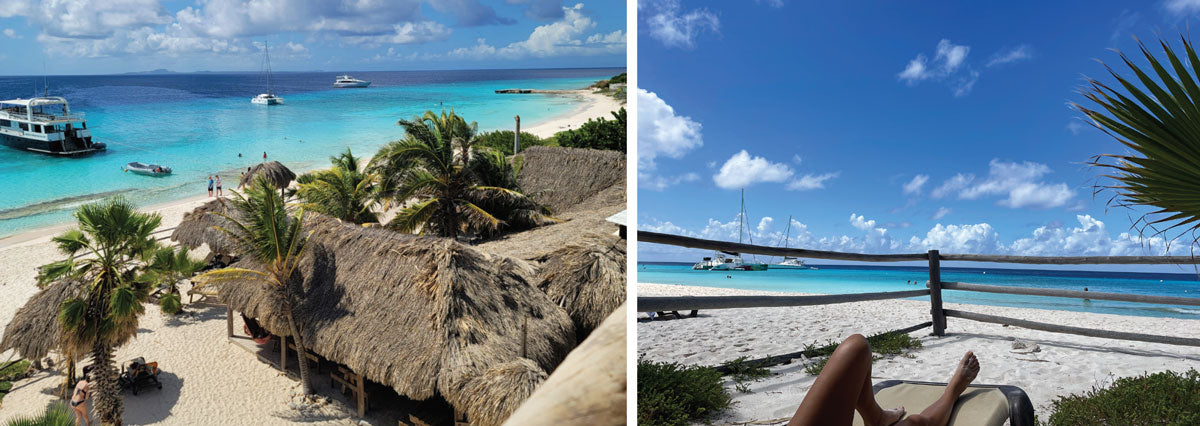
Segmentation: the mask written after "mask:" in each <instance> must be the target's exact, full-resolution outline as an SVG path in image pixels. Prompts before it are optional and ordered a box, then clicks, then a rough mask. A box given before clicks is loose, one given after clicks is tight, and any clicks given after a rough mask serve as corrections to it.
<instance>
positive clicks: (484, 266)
mask: <svg viewBox="0 0 1200 426" xmlns="http://www.w3.org/2000/svg"><path fill="white" fill-rule="evenodd" d="M304 229H305V231H308V232H309V233H310V234H309V240H308V244H307V246H306V248H305V250H306V251H305V254H304V257H303V258H302V259H301V262H300V267H299V268H298V269H299V270H298V276H297V282H298V283H300V288H299V291H300V292H301V295H302V296H301V298H302V302H301V303H300V305H299V306H296V307H295V311H296V318H297V321H298V322H299V327H300V332H301V333H303V334H304V339H305V344H306V345H307V346H308V347H309V348H310V349H311V350H313V351H314V352H316V353H318V354H320V355H321V356H323V357H325V358H328V359H330V360H333V361H336V362H339V363H342V364H345V365H346V366H348V367H350V368H351V369H353V370H354V371H355V372H357V373H359V374H362V375H364V376H365V377H366V378H368V379H370V380H372V381H375V382H378V383H382V384H385V385H388V386H391V387H392V388H393V389H395V390H396V392H398V393H400V394H401V395H405V396H408V397H410V398H413V399H426V398H429V397H432V396H434V395H435V394H441V395H442V396H444V397H445V398H446V400H447V401H450V402H451V404H452V405H454V406H455V407H456V408H457V409H458V410H460V411H465V412H467V414H468V416H469V417H470V418H471V419H472V421H476V422H477V421H478V420H477V419H493V418H499V417H498V416H499V415H500V414H506V413H508V412H511V411H512V410H514V409H515V408H516V407H517V406H519V405H520V404H521V402H523V401H524V400H525V398H526V397H528V395H529V391H531V390H532V389H533V387H534V386H535V385H536V383H534V382H540V379H539V377H542V375H544V374H545V372H546V371H552V370H553V369H554V367H555V366H557V365H558V363H559V362H560V361H562V359H563V357H564V356H566V353H567V352H568V351H569V350H570V349H571V348H572V347H573V346H574V344H575V342H576V340H575V333H574V327H573V324H572V322H571V319H570V317H569V316H568V315H567V314H566V313H565V312H564V311H563V310H562V309H560V308H558V307H557V306H555V305H554V303H552V302H551V301H550V299H549V298H547V297H546V295H545V294H544V293H543V292H541V291H540V290H538V289H537V288H536V287H534V286H533V285H531V284H530V283H529V282H528V281H527V280H526V278H524V277H526V276H529V274H530V273H531V271H530V270H529V269H528V267H527V266H523V265H522V262H519V261H515V260H513V259H508V258H504V257H501V256H494V255H489V254H486V253H483V252H480V251H478V250H475V249H473V248H470V247H468V246H465V245H463V244H460V243H458V242H455V241H452V240H449V239H442V238H434V237H418V236H413V235H405V234H398V233H395V232H393V231H390V230H386V229H379V228H364V227H360V226H355V225H352V224H347V223H342V222H341V221H338V220H336V219H332V218H329V217H327V216H323V215H320V214H312V213H310V214H307V215H305V223H304ZM234 266H235V267H247V268H251V269H260V267H259V266H258V265H256V264H255V263H254V261H253V260H250V259H243V260H241V261H239V262H237V263H236V264H234ZM219 292H220V297H221V299H222V301H223V302H225V303H227V304H228V305H229V306H230V307H231V308H233V309H234V310H237V311H241V312H244V313H245V314H246V315H248V316H251V317H255V318H258V320H259V322H260V323H261V324H262V325H263V326H264V327H266V328H267V329H268V330H270V331H271V332H272V333H274V334H277V335H289V334H290V333H289V332H288V330H289V327H287V323H286V320H285V317H284V316H283V315H282V312H281V311H280V310H279V309H278V307H279V306H280V301H279V300H277V296H276V295H275V293H274V292H272V291H269V290H267V289H265V288H264V287H263V286H262V285H261V284H258V283H254V282H226V283H224V284H222V285H221V286H220V289H219ZM523 359H527V360H528V362H524V361H522V360H523ZM514 363H515V364H514ZM539 369H540V371H541V373H540V375H539V373H538V370H539ZM488 383H505V388H503V389H493V388H491V387H490V386H489V385H488ZM515 383H525V385H521V386H516V385H515ZM485 393H486V394H487V395H489V398H488V399H487V400H479V399H478V398H473V397H472V395H481V394H485ZM497 422H498V421H497ZM480 424H489V423H480Z"/></svg>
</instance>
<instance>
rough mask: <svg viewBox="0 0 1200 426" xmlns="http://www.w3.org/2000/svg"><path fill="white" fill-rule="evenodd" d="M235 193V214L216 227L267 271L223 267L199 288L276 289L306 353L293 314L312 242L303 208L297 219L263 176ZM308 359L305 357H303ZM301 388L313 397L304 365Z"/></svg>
mask: <svg viewBox="0 0 1200 426" xmlns="http://www.w3.org/2000/svg"><path fill="white" fill-rule="evenodd" d="M235 194H236V198H235V199H234V200H233V201H232V205H233V209H234V210H235V211H236V212H237V214H235V215H226V214H220V213H216V214H220V215H221V216H222V217H224V218H225V219H226V220H227V221H228V223H229V225H228V227H217V229H219V230H221V231H222V232H225V233H226V234H228V235H229V237H230V238H231V239H233V240H234V242H235V244H237V245H238V247H239V250H240V252H241V253H244V255H245V256H248V257H250V258H251V259H254V260H255V261H257V262H258V263H259V264H260V265H261V269H262V270H254V269H245V268H224V269H217V270H213V271H209V272H206V273H204V274H202V275H200V276H199V277H197V278H196V280H195V281H196V282H197V283H198V284H197V285H198V286H205V285H209V284H212V283H220V282H223V281H236V280H250V281H253V282H257V283H260V284H262V285H264V286H266V288H269V289H271V290H272V292H273V293H274V295H275V300H276V302H277V303H279V305H280V309H279V310H280V312H284V313H285V315H286V316H287V322H288V328H289V329H290V331H291V334H292V337H293V338H294V339H295V341H296V351H297V352H299V353H306V350H305V348H306V346H305V345H304V335H303V334H301V333H300V330H301V327H300V324H298V323H297V322H296V315H295V314H294V312H293V309H295V307H296V306H299V305H300V296H299V294H298V293H299V288H298V287H299V283H298V282H297V276H296V266H297V265H298V264H299V263H300V258H301V257H302V256H303V255H304V246H305V241H306V240H307V238H306V237H305V235H304V233H303V231H302V230H301V224H302V223H303V220H304V210H303V209H300V210H299V211H297V212H296V213H295V215H292V214H291V212H289V211H288V209H287V208H286V206H285V205H284V202H283V196H282V195H280V194H278V193H276V192H275V188H274V187H273V186H272V185H271V182H270V181H268V180H267V179H266V178H264V177H259V178H257V179H255V181H254V182H253V183H252V184H251V185H250V187H248V188H246V191H245V195H243V194H238V193H235ZM301 359H303V357H302V358H301ZM299 367H300V384H301V386H302V388H303V390H304V393H305V394H311V393H313V389H312V383H311V381H310V379H309V365H308V363H307V362H300V363H299Z"/></svg>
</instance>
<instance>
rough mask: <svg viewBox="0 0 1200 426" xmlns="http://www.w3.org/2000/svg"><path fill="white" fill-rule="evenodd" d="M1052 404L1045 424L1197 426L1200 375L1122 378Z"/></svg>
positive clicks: (1198, 420) (1199, 401)
mask: <svg viewBox="0 0 1200 426" xmlns="http://www.w3.org/2000/svg"><path fill="white" fill-rule="evenodd" d="M1052 404H1053V409H1052V411H1053V412H1052V413H1051V414H1050V417H1049V420H1048V421H1046V422H1045V423H1044V424H1046V425H1053V426H1060V425H1063V426H1065V425H1181V426H1182V425H1195V424H1200V373H1198V372H1197V371H1196V370H1195V369H1191V370H1188V371H1186V372H1184V373H1182V374H1181V373H1176V372H1173V371H1164V372H1161V373H1154V374H1146V375H1141V376H1135V377H1122V378H1119V379H1117V380H1115V381H1113V383H1112V385H1110V386H1108V387H1107V388H1092V390H1091V391H1089V392H1085V393H1084V394H1083V395H1076V394H1071V395H1068V396H1060V397H1058V398H1056V399H1055V400H1054V401H1053V402H1052Z"/></svg>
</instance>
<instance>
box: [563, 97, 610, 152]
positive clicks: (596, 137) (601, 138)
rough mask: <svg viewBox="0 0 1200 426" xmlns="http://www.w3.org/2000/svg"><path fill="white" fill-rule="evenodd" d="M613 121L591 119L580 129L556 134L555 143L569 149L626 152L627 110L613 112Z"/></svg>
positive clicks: (602, 118) (601, 118)
mask: <svg viewBox="0 0 1200 426" xmlns="http://www.w3.org/2000/svg"><path fill="white" fill-rule="evenodd" d="M611 114H612V117H613V118H612V119H611V120H609V119H606V118H604V117H600V118H595V119H592V118H589V119H588V121H587V122H586V123H583V125H581V126H579V128H578V129H571V130H564V131H561V132H558V133H555V134H554V140H555V143H557V144H558V145H559V146H565V147H569V148H589V149H608V150H613V151H625V143H626V140H627V136H626V133H625V128H626V125H625V124H626V120H627V117H626V112H625V108H621V109H620V110H617V111H613V112H612V113H611Z"/></svg>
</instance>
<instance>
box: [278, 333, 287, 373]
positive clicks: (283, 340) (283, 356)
mask: <svg viewBox="0 0 1200 426" xmlns="http://www.w3.org/2000/svg"><path fill="white" fill-rule="evenodd" d="M279 369H280V370H283V374H284V375H287V335H281V336H279Z"/></svg>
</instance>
